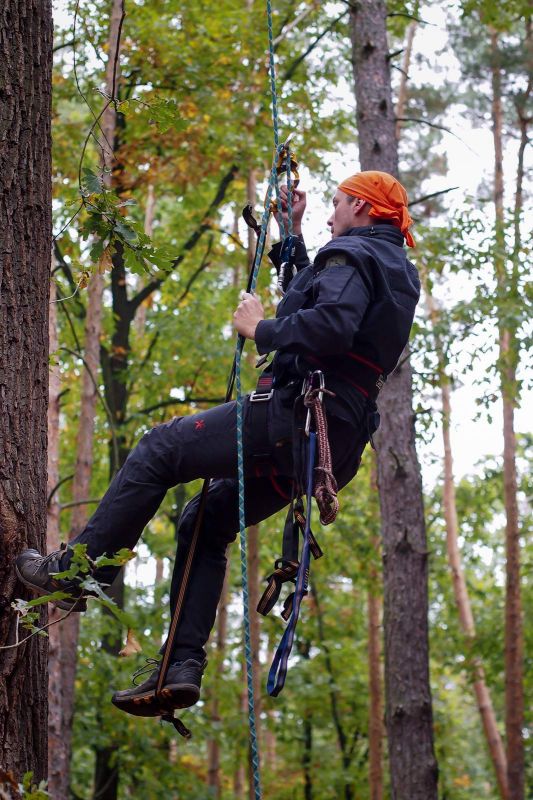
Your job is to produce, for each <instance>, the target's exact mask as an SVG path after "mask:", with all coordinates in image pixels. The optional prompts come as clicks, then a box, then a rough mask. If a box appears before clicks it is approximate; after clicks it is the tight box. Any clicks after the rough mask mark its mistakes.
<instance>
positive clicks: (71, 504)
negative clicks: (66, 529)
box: [59, 497, 102, 511]
mask: <svg viewBox="0 0 533 800" xmlns="http://www.w3.org/2000/svg"><path fill="white" fill-rule="evenodd" d="M101 499H102V498H101V497H92V498H89V499H87V500H71V501H70V502H69V503H61V504H60V506H59V511H64V510H65V509H66V508H75V507H76V506H88V505H92V504H96V503H99V502H100V500H101Z"/></svg>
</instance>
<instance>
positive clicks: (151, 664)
mask: <svg viewBox="0 0 533 800" xmlns="http://www.w3.org/2000/svg"><path fill="white" fill-rule="evenodd" d="M159 663H160V662H159V659H158V658H147V659H146V664H143V666H142V667H139V669H138V670H136V672H134V673H133V677H132V679H131V682H132V683H133V685H134V686H138V685H139V678H140V677H141V676H142V675H147V674H148V673H152V672H154V671H155V670H156V669H159Z"/></svg>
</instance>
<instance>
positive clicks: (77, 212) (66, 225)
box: [52, 200, 84, 242]
mask: <svg viewBox="0 0 533 800" xmlns="http://www.w3.org/2000/svg"><path fill="white" fill-rule="evenodd" d="M83 205H84V203H83V200H82V201H81V202H80V204H79V206H78V209H77V211H75V212H74V214H73V215H72V216H71V217H70V219H69V220H68V221H67V222H65V224H64V225H63V227H62V228H61V230H60V231H58V232H57V233H56V234H54V236H52V242H55V240H56V239H59V237H60V236H61V234H62V233H64V231H66V229H67V228H68V226H69V225H70V223H71V222H74V220H75V219H76V217H77V216H78V214H79V213H80V211H81V210H82V208H83Z"/></svg>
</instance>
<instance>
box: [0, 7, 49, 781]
mask: <svg viewBox="0 0 533 800" xmlns="http://www.w3.org/2000/svg"><path fill="white" fill-rule="evenodd" d="M52 37H53V30H52V4H51V2H50V0H42V2H40V3H35V2H30V0H4V2H3V3H2V4H1V5H0V41H1V42H2V57H1V58H0V86H1V87H2V90H1V92H2V112H1V123H0V127H1V130H2V133H1V135H0V175H1V176H2V181H1V183H0V231H1V234H0V235H1V237H2V242H1V246H0V285H1V293H0V375H1V382H2V389H1V391H0V473H1V475H2V480H1V481H0V565H1V574H0V646H2V647H5V646H7V645H11V644H14V643H15V640H16V636H17V633H19V634H20V637H21V638H24V637H25V636H26V635H27V632H22V631H18V630H17V622H18V615H17V614H16V613H15V612H14V611H13V609H12V608H11V603H12V602H13V601H14V600H15V598H17V597H21V596H23V597H26V598H28V596H29V594H28V593H27V592H26V591H25V590H24V588H23V587H22V585H21V584H20V583H19V582H18V581H17V578H16V575H15V570H14V561H15V558H16V556H17V555H18V554H19V553H20V551H21V550H23V549H24V548H25V547H32V548H33V547H34V548H37V549H38V550H40V551H41V552H43V550H44V548H45V544H46V542H45V531H46V467H47V458H46V441H47V416H46V410H47V403H48V308H49V306H48V304H49V295H50V257H51V250H52V217H51V210H52V196H51V136H50V120H51V92H52ZM45 622H46V610H45V609H42V611H41V618H40V623H41V624H43V623H45ZM46 661H47V643H46V639H45V637H42V636H33V637H32V638H31V639H30V640H29V641H28V643H27V644H23V645H22V646H21V647H15V648H12V649H9V650H0V767H1V768H2V770H9V771H10V772H12V774H13V776H14V779H15V780H16V781H17V782H18V781H21V780H22V777H23V775H24V773H25V772H28V771H30V772H32V779H33V782H34V783H38V782H39V781H40V780H42V779H45V778H46V772H47V764H46V762H47V727H46V718H47V710H48V709H47V681H48V673H47V665H46ZM3 788H5V787H4V778H3V777H2V778H1V779H0V793H3ZM5 794H7V790H6V792H5Z"/></svg>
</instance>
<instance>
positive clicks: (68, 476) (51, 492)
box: [46, 473, 74, 508]
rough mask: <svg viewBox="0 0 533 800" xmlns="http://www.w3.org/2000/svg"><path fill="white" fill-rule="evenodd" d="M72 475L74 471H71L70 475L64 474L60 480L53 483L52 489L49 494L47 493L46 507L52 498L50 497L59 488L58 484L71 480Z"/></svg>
mask: <svg viewBox="0 0 533 800" xmlns="http://www.w3.org/2000/svg"><path fill="white" fill-rule="evenodd" d="M73 477H74V473H72V475H66V476H65V477H64V478H61V480H60V481H58V482H57V483H56V485H55V486H54V488H53V489H52V490H51V491H50V494H49V495H48V497H47V498H46V507H47V508H48V506H49V505H50V502H51V500H52V497H53V496H54V495H55V493H56V492H57V490H58V489H59V487H60V486H62V485H63V484H64V483H67V481H71V480H72V478H73Z"/></svg>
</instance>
